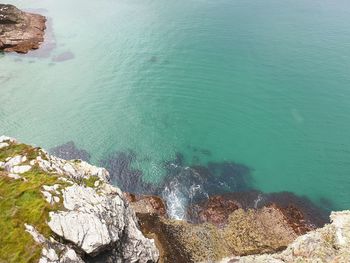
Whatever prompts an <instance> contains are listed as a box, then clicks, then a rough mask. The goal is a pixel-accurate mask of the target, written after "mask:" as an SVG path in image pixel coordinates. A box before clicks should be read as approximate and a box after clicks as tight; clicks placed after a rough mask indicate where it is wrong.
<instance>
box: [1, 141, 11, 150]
mask: <svg viewBox="0 0 350 263" xmlns="http://www.w3.org/2000/svg"><path fill="white" fill-rule="evenodd" d="M7 146H9V144H8V143H7V142H0V149H2V148H5V147H7Z"/></svg>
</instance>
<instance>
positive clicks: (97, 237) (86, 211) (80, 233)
mask: <svg viewBox="0 0 350 263" xmlns="http://www.w3.org/2000/svg"><path fill="white" fill-rule="evenodd" d="M99 190H100V191H101V192H100V193H99V194H98V193H97V192H96V191H95V189H93V188H90V187H84V186H80V185H77V184H75V185H73V186H70V187H67V188H66V189H64V190H63V193H62V194H63V205H64V207H65V209H66V211H60V212H52V213H50V221H49V223H48V224H49V227H50V228H51V230H52V231H53V232H54V233H55V234H57V235H58V236H61V237H63V238H64V239H65V240H68V241H70V242H72V243H74V244H75V245H76V246H78V247H80V248H81V249H82V250H83V251H84V252H86V253H87V254H90V255H92V256H94V255H97V254H99V253H100V252H101V251H104V250H105V249H106V248H111V247H116V246H121V247H120V248H119V250H121V252H120V255H119V257H121V258H123V260H124V261H125V262H136V261H137V262H148V261H149V260H150V261H152V262H156V261H157V260H158V257H159V252H158V250H157V249H156V247H155V244H154V241H153V240H150V239H147V238H145V237H144V236H143V235H142V233H141V231H140V230H139V229H138V228H137V223H136V222H137V221H136V218H135V215H134V213H133V211H132V210H131V209H130V208H129V206H128V205H127V204H126V203H125V202H124V200H123V198H122V195H121V193H120V190H119V189H117V188H114V187H112V186H106V187H105V188H100V189H99ZM118 190H119V191H118ZM72 226H74V227H72ZM122 240H123V242H121V241H122Z"/></svg>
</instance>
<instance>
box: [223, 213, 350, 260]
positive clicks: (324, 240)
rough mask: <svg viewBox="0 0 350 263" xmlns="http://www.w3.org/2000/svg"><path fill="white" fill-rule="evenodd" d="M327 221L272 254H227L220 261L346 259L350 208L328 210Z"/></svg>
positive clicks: (349, 249)
mask: <svg viewBox="0 0 350 263" xmlns="http://www.w3.org/2000/svg"><path fill="white" fill-rule="evenodd" d="M330 218H331V221H332V223H331V224H327V225H326V226H324V227H323V228H320V229H317V230H313V231H310V232H309V233H307V234H305V235H303V236H300V237H298V238H297V239H296V240H295V241H294V242H292V243H291V244H290V245H289V246H288V247H287V249H286V250H284V251H283V252H280V253H276V254H270V255H268V254H265V255H256V256H245V257H231V258H227V259H224V260H222V261H220V262H221V263H230V262H242V263H253V262H261V263H286V262H290V263H292V262H305V263H314V262H329V263H343V262H344V263H345V262H350V211H349V210H347V211H342V212H332V214H331V216H330Z"/></svg>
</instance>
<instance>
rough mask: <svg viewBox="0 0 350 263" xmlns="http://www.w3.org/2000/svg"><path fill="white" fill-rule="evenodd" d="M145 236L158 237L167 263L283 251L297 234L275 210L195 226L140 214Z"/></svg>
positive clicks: (241, 213)
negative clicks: (224, 223)
mask: <svg viewBox="0 0 350 263" xmlns="http://www.w3.org/2000/svg"><path fill="white" fill-rule="evenodd" d="M137 216H138V217H139V219H140V222H141V228H142V230H143V233H144V234H146V235H148V236H149V237H152V238H155V239H156V242H157V244H158V246H159V248H160V252H161V260H162V261H163V262H213V261H217V260H220V259H221V258H224V257H227V256H228V255H232V254H234V255H249V254H259V253H269V252H275V251H280V250H283V249H284V248H286V247H287V246H288V244H290V243H291V242H292V241H293V240H294V239H295V238H297V234H296V233H295V232H294V230H293V228H292V227H290V226H289V225H288V224H286V223H285V218H284V215H283V214H282V212H281V211H280V210H278V209H275V208H273V207H264V208H262V209H258V210H253V209H251V210H248V211H244V210H243V209H237V210H235V211H234V212H232V213H231V214H230V216H229V217H228V219H227V224H226V225H225V226H221V227H217V226H215V225H214V224H211V223H202V224H191V223H188V222H185V221H176V220H169V219H165V218H162V217H159V216H158V215H156V214H137Z"/></svg>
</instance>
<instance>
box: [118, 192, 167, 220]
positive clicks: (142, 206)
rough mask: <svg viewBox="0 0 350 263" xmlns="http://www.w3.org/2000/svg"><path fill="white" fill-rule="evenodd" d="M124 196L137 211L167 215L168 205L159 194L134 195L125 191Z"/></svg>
mask: <svg viewBox="0 0 350 263" xmlns="http://www.w3.org/2000/svg"><path fill="white" fill-rule="evenodd" d="M124 196H125V198H126V200H127V201H128V202H129V203H130V205H131V206H132V208H133V209H134V211H135V212H136V213H141V214H158V215H159V216H163V217H167V211H166V206H165V204H164V202H163V200H162V199H161V198H160V197H158V196H153V195H134V194H131V193H124Z"/></svg>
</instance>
